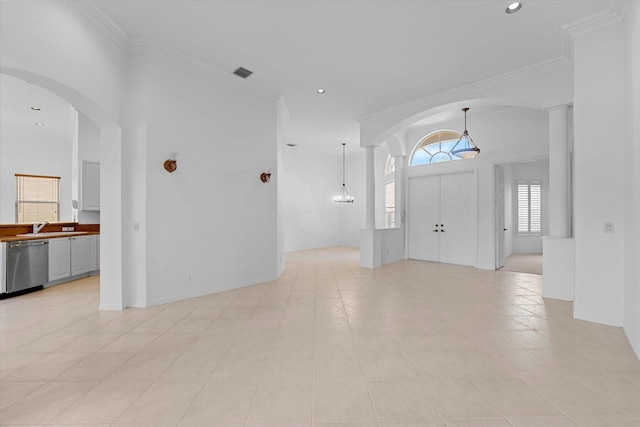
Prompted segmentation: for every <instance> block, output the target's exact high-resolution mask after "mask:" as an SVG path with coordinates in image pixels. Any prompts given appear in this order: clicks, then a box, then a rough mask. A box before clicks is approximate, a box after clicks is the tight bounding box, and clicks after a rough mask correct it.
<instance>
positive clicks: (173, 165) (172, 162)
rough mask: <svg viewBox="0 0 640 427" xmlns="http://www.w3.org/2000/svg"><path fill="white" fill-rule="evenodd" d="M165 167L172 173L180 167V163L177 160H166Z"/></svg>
mask: <svg viewBox="0 0 640 427" xmlns="http://www.w3.org/2000/svg"><path fill="white" fill-rule="evenodd" d="M164 168H165V169H166V170H167V172H169V173H171V172H175V170H176V169H178V164H177V163H176V161H175V160H171V159H169V160H165V161H164Z"/></svg>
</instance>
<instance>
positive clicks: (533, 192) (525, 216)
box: [516, 181, 542, 234]
mask: <svg viewBox="0 0 640 427" xmlns="http://www.w3.org/2000/svg"><path fill="white" fill-rule="evenodd" d="M516 188H517V210H518V233H519V234H541V233H542V183H541V182H540V181H517V186H516Z"/></svg>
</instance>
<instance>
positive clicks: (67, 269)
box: [49, 237, 71, 282]
mask: <svg viewBox="0 0 640 427" xmlns="http://www.w3.org/2000/svg"><path fill="white" fill-rule="evenodd" d="M69 276H71V239H69V238H68V237H61V238H58V239H49V281H50V282H53V281H54V280H60V279H64V278H67V277H69Z"/></svg>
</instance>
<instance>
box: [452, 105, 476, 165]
mask: <svg viewBox="0 0 640 427" xmlns="http://www.w3.org/2000/svg"><path fill="white" fill-rule="evenodd" d="M462 111H464V133H463V134H462V136H461V137H460V139H459V140H458V142H456V145H454V146H453V150H451V154H453V155H454V156H457V157H460V158H461V159H473V158H474V157H475V156H477V155H478V154H479V153H480V149H479V148H478V147H476V144H474V143H473V139H471V137H470V136H469V132H467V111H469V107H464V108H463V109H462Z"/></svg>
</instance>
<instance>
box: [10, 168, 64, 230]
mask: <svg viewBox="0 0 640 427" xmlns="http://www.w3.org/2000/svg"><path fill="white" fill-rule="evenodd" d="M59 189H60V177H56V176H38V175H21V174H16V223H18V224H24V223H34V222H40V221H45V220H46V221H49V222H57V221H58V219H59V215H58V210H59V209H58V207H59V191H60V190H59Z"/></svg>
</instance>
